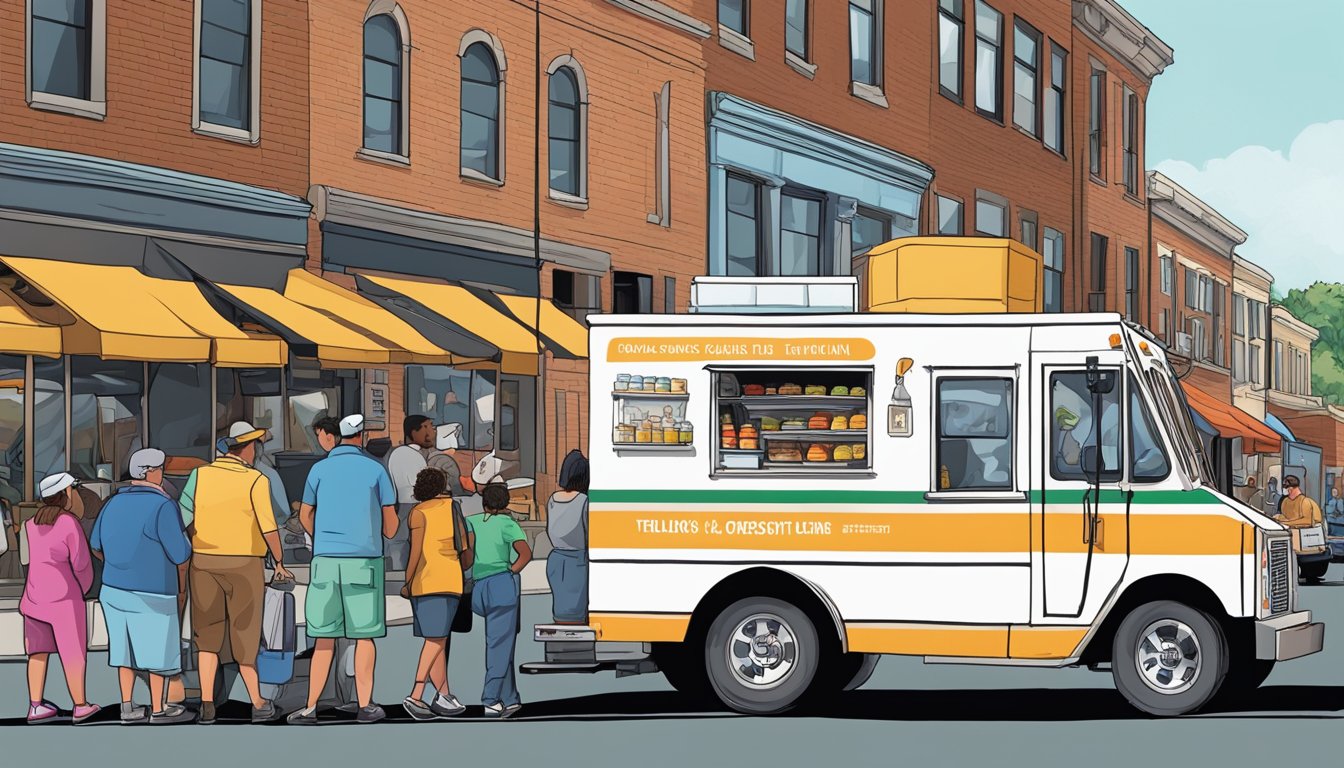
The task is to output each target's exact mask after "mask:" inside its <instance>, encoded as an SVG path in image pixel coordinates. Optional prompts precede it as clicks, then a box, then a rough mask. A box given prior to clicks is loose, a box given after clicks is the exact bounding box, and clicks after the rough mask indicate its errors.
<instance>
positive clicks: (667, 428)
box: [611, 373, 695, 452]
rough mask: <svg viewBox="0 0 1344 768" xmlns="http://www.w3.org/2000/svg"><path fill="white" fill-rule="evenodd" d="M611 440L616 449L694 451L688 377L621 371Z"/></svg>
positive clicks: (614, 399) (616, 385)
mask: <svg viewBox="0 0 1344 768" xmlns="http://www.w3.org/2000/svg"><path fill="white" fill-rule="evenodd" d="M611 399H612V408H613V413H612V420H611V423H612V424H613V425H614V426H613V428H612V436H611V442H612V445H613V447H614V448H615V449H616V450H617V451H664V452H666V451H679V450H686V451H689V450H692V449H693V447H694V445H695V427H694V426H693V425H692V424H691V421H690V417H689V414H688V413H687V411H686V405H687V402H688V401H689V399H690V394H689V393H688V392H687V386H686V379H675V378H670V377H659V376H647V377H645V376H641V375H637V374H624V373H623V374H621V375H620V376H619V377H617V380H616V382H615V383H614V384H613V387H612V392H611Z"/></svg>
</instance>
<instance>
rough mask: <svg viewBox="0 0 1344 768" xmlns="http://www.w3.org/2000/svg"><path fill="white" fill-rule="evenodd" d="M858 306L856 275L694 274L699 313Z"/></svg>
mask: <svg viewBox="0 0 1344 768" xmlns="http://www.w3.org/2000/svg"><path fill="white" fill-rule="evenodd" d="M858 309H859V281H858V278H855V277H696V278H692V280H691V311H692V312H698V313H700V314H756V315H770V314H801V313H810V314H838V313H846V312H857V311H858Z"/></svg>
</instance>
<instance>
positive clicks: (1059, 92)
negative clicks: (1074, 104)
mask: <svg viewBox="0 0 1344 768" xmlns="http://www.w3.org/2000/svg"><path fill="white" fill-rule="evenodd" d="M1056 58H1058V62H1056ZM1056 63H1058V67H1056ZM1068 73H1069V52H1068V50H1067V49H1066V48H1064V47H1063V46H1062V45H1060V44H1059V43H1056V42H1055V41H1054V40H1051V41H1050V83H1049V85H1048V86H1046V87H1045V89H1044V92H1045V94H1046V95H1053V97H1054V99H1055V104H1056V110H1055V114H1054V115H1053V116H1052V115H1049V114H1044V112H1045V99H1044V98H1042V99H1041V109H1042V113H1043V117H1042V120H1041V122H1042V128H1044V123H1045V121H1046V120H1050V121H1051V122H1052V123H1053V124H1054V126H1055V130H1056V131H1057V132H1058V137H1059V141H1058V143H1059V146H1052V145H1051V144H1050V139H1049V136H1048V135H1046V134H1045V133H1044V132H1042V138H1041V142H1042V143H1043V144H1044V145H1045V148H1046V149H1049V150H1051V151H1052V152H1057V153H1059V155H1060V156H1062V157H1068V145H1069V142H1068V114H1069V107H1068V86H1069V74H1068ZM1057 74H1058V75H1059V84H1058V85H1056V84H1055V76H1056V75H1057Z"/></svg>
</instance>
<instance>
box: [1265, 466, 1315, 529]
mask: <svg viewBox="0 0 1344 768" xmlns="http://www.w3.org/2000/svg"><path fill="white" fill-rule="evenodd" d="M1283 490H1284V493H1285V496H1284V497H1283V501H1282V502H1281V503H1280V504H1279V514H1278V515H1276V516H1275V519H1276V520H1278V521H1279V522H1281V523H1283V524H1284V525H1286V526H1288V527H1289V528H1311V527H1312V526H1317V525H1320V524H1321V523H1322V522H1323V521H1324V519H1325V518H1324V517H1323V516H1322V515H1321V505H1319V504H1317V503H1316V501H1315V499H1313V498H1311V497H1310V496H1308V495H1306V494H1304V493H1302V481H1301V480H1299V479H1298V478H1297V475H1288V476H1287V477H1285V478H1283Z"/></svg>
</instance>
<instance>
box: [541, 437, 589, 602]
mask: <svg viewBox="0 0 1344 768" xmlns="http://www.w3.org/2000/svg"><path fill="white" fill-rule="evenodd" d="M546 535H547V537H549V538H550V540H551V547H552V549H551V554H550V555H549V556H548V557H547V558H546V581H548V582H549V583H550V585H551V613H552V615H554V616H555V622H556V623H557V624H583V623H585V622H587V621H588V459H586V458H584V455H583V452H581V451H570V452H569V455H567V456H565V460H564V463H562V464H561V465H560V490H558V491H556V492H555V493H553V494H551V498H550V500H548V501H547V502H546Z"/></svg>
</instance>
